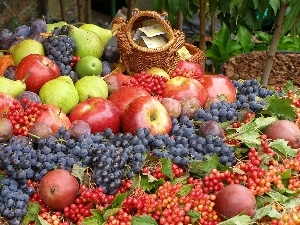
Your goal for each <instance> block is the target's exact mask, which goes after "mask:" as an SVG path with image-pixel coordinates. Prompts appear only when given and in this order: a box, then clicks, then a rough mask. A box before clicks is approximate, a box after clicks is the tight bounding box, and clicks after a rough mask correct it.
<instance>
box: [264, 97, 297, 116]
mask: <svg viewBox="0 0 300 225" xmlns="http://www.w3.org/2000/svg"><path fill="white" fill-rule="evenodd" d="M266 100H267V102H268V107H267V109H265V110H263V111H262V113H267V114H271V115H277V116H278V117H279V118H281V119H288V120H291V121H295V111H294V109H293V107H292V100H291V99H288V98H283V97H279V96H278V95H272V96H269V97H267V98H266Z"/></svg>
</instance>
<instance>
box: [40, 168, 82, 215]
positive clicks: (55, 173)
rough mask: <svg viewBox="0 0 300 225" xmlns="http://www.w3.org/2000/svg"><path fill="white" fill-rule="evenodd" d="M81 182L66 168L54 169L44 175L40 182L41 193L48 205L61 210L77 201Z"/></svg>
mask: <svg viewBox="0 0 300 225" xmlns="http://www.w3.org/2000/svg"><path fill="white" fill-rule="evenodd" d="M78 191H79V182H78V181H77V179H76V178H75V177H74V176H73V175H72V174H71V173H70V172H69V171H68V170H64V169H56V170H52V171H50V172H48V173H46V175H44V176H43V177H42V179H41V182H40V184H39V193H40V195H41V199H42V201H43V203H45V205H46V206H48V207H50V208H51V209H52V210H56V211H61V210H63V209H64V208H65V207H67V206H70V205H71V204H72V203H74V202H75V200H76V198H77V194H78Z"/></svg>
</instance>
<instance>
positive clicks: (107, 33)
mask: <svg viewBox="0 0 300 225" xmlns="http://www.w3.org/2000/svg"><path fill="white" fill-rule="evenodd" d="M79 28H81V29H84V30H89V31H93V32H95V33H96V34H98V35H99V36H100V37H101V39H102V41H103V45H104V46H105V45H107V43H108V42H109V41H110V39H111V38H112V37H113V33H112V31H111V30H108V29H105V28H102V27H99V26H97V25H95V24H91V23H85V24H83V25H81V26H80V27H79Z"/></svg>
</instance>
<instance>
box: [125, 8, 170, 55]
mask: <svg viewBox="0 0 300 225" xmlns="http://www.w3.org/2000/svg"><path fill="white" fill-rule="evenodd" d="M132 15H133V16H132V17H131V18H130V20H129V21H128V23H127V25H126V35H127V38H128V41H129V42H130V44H131V46H132V47H134V48H136V49H138V50H139V51H147V52H152V51H153V52H156V51H158V50H160V51H163V50H165V49H167V48H169V47H170V45H172V44H173V42H174V38H175V36H174V33H173V29H172V26H171V24H170V23H169V21H168V20H167V18H168V14H167V12H163V13H162V14H159V13H158V12H155V11H140V10H139V9H138V8H135V9H133V10H132ZM141 17H148V18H153V19H156V20H157V22H159V23H160V24H161V25H162V26H163V27H164V29H165V31H166V33H167V35H168V39H169V41H168V43H167V44H166V45H165V46H162V47H159V48H156V49H149V48H147V47H142V46H139V45H137V44H136V43H135V42H134V41H133V40H132V27H133V25H134V22H135V21H136V20H137V19H139V18H141Z"/></svg>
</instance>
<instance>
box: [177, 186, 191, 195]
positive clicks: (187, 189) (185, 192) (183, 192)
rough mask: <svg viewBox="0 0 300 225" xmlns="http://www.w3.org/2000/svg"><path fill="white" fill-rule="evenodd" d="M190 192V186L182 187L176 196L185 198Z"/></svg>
mask: <svg viewBox="0 0 300 225" xmlns="http://www.w3.org/2000/svg"><path fill="white" fill-rule="evenodd" d="M191 190H192V186H191V185H183V186H182V187H181V188H180V191H179V192H178V194H179V195H180V196H186V195H188V194H190V192H191Z"/></svg>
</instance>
